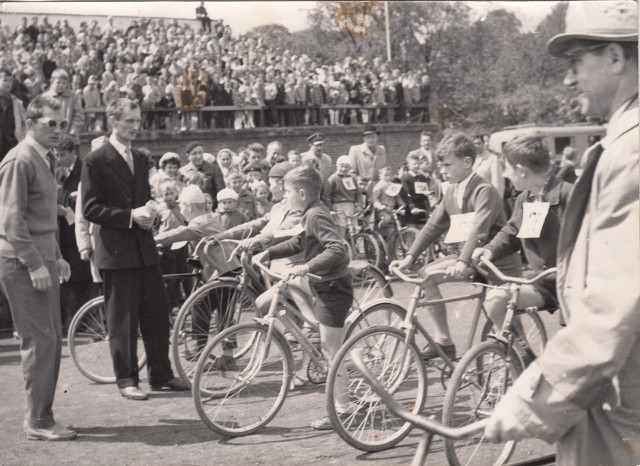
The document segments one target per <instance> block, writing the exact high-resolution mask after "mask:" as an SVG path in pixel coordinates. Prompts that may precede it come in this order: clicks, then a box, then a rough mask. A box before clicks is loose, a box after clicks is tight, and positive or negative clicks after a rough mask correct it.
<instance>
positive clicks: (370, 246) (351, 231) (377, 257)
mask: <svg viewBox="0 0 640 466" xmlns="http://www.w3.org/2000/svg"><path fill="white" fill-rule="evenodd" d="M335 212H336V216H344V217H345V218H346V221H347V232H346V240H345V241H346V243H347V247H348V248H349V258H350V259H351V260H364V261H366V262H369V263H370V264H372V265H375V266H376V267H380V266H382V264H383V262H384V260H385V258H386V246H384V244H385V243H384V242H380V239H379V235H377V234H373V233H372V232H368V231H365V229H364V228H363V227H362V226H361V225H359V222H360V220H361V219H362V213H361V212H356V213H355V214H354V215H348V214H347V213H346V212H344V211H343V210H336V211H335ZM383 247H384V249H383Z"/></svg>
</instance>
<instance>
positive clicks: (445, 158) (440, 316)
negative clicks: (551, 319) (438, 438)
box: [392, 133, 522, 360]
mask: <svg viewBox="0 0 640 466" xmlns="http://www.w3.org/2000/svg"><path fill="white" fill-rule="evenodd" d="M436 153H437V156H438V160H439V161H440V170H441V172H442V176H443V177H444V179H445V180H446V181H447V182H449V183H450V187H449V189H447V191H446V192H445V194H444V197H443V199H442V201H441V202H440V203H439V204H438V205H437V206H436V208H435V210H434V211H433V213H432V214H431V216H430V217H429V220H428V222H427V224H426V225H425V226H424V227H423V228H422V230H421V231H420V234H419V235H418V237H417V238H416V240H415V242H414V243H413V245H412V246H411V249H410V250H409V252H408V253H407V255H406V257H405V258H404V259H402V261H400V262H399V263H397V266H398V268H400V269H404V268H407V267H409V266H410V265H411V264H412V263H413V261H414V260H415V258H417V257H419V256H420V254H422V252H423V251H424V250H425V249H427V248H428V247H429V246H430V245H431V243H433V242H434V241H436V240H437V239H438V238H439V237H440V235H442V234H443V233H446V236H445V238H444V242H445V243H451V244H454V243H457V245H456V247H455V249H457V250H458V254H450V255H448V256H446V257H442V258H440V259H437V260H435V261H433V262H432V263H430V264H428V265H427V266H425V267H423V268H422V269H421V270H420V273H421V274H422V275H426V274H428V273H430V272H434V271H445V272H446V275H444V276H435V277H433V278H432V279H431V280H428V281H427V282H426V283H425V294H426V298H427V299H428V300H436V299H442V296H441V294H440V291H439V290H438V285H439V284H441V283H444V282H448V281H461V280H466V279H468V278H469V277H470V276H471V275H472V274H473V269H472V261H471V255H472V253H473V251H474V249H475V248H476V247H478V245H480V244H486V243H487V242H488V241H489V240H491V239H492V238H493V237H494V236H495V235H496V234H497V233H498V232H499V231H500V230H501V229H502V227H503V226H504V224H505V223H506V218H505V214H504V207H503V204H502V199H501V198H500V195H499V194H498V191H496V189H495V188H494V187H493V186H491V184H489V183H488V182H487V181H485V180H484V179H483V178H482V177H480V176H479V175H477V174H475V173H474V172H473V163H474V159H475V155H476V148H475V146H474V144H473V141H472V140H471V139H470V138H469V137H467V136H466V135H465V134H462V133H455V134H450V135H448V136H446V137H445V138H444V139H443V140H442V141H441V142H440V144H439V145H438V149H437V152H436ZM495 264H496V266H497V267H498V268H499V269H500V270H501V271H502V272H503V273H504V274H505V275H510V276H520V273H521V268H522V264H521V261H520V258H519V257H518V256H517V255H515V254H511V255H506V256H505V257H503V258H502V259H500V260H498V261H496V262H495ZM392 265H393V264H392ZM429 316H430V318H431V320H432V321H433V325H434V340H435V341H436V343H437V344H438V345H440V348H441V349H442V351H443V352H444V353H445V354H446V355H447V357H449V358H450V359H455V356H456V347H455V345H454V344H453V340H452V338H451V332H450V331H449V325H448V322H447V313H446V308H445V305H444V304H435V305H431V306H430V307H429ZM423 357H424V358H425V359H427V360H429V359H435V358H437V357H439V355H438V353H437V351H436V349H435V348H433V347H429V348H427V350H426V352H425V353H424V354H423Z"/></svg>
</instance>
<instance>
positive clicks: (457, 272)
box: [447, 261, 469, 280]
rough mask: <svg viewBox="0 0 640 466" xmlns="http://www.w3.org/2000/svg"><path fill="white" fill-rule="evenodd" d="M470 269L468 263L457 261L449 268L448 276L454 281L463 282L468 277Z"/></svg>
mask: <svg viewBox="0 0 640 466" xmlns="http://www.w3.org/2000/svg"><path fill="white" fill-rule="evenodd" d="M468 269H469V266H468V265H467V264H466V263H464V262H462V261H456V263H455V264H454V265H452V266H450V267H448V268H447V275H448V276H449V277H451V278H453V279H454V280H462V279H463V278H466V277H467V275H468V273H467V270H468Z"/></svg>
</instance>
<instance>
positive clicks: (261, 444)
mask: <svg viewBox="0 0 640 466" xmlns="http://www.w3.org/2000/svg"><path fill="white" fill-rule="evenodd" d="M458 286H460V285H458ZM394 289H395V291H396V296H399V297H400V299H401V300H402V301H406V299H407V297H408V295H409V293H410V288H409V287H404V286H400V285H399V284H397V283H394ZM454 291H455V290H454ZM457 291H459V289H458V290H457ZM464 311H465V304H464V303H460V304H457V305H456V306H454V307H453V308H452V312H451V313H450V315H451V320H450V323H451V325H452V327H455V329H456V334H455V336H454V337H455V338H456V341H459V342H461V344H462V342H463V341H464V335H465V334H466V332H467V331H468V325H469V323H468V320H470V317H467V315H468V314H466V313H465V312H464ZM555 321H556V319H555V318H550V319H549V318H545V323H546V325H547V328H548V329H551V331H552V332H553V331H555V328H556V327H557V326H556V325H555ZM0 380H1V381H2V400H1V401H0V464H1V465H7V466H9V465H27V464H33V465H43V464H48V465H58V464H74V465H84V464H87V465H96V464H105V465H106V464H109V465H111V464H121V465H125V464H127V465H129V464H131V465H139V464H145V465H146V464H150V465H165V464H216V465H302V464H304V465H310V464H312V465H324V464H341V465H352V464H358V465H366V464H381V465H388V464H409V463H410V462H411V459H412V457H413V453H414V451H415V448H416V445H417V442H418V434H417V433H415V432H414V433H412V435H411V436H410V437H409V438H407V439H405V440H404V441H403V442H402V443H401V444H400V446H398V447H396V448H394V449H391V450H388V451H385V452H380V453H363V452H361V451H358V450H355V449H353V448H351V447H350V446H349V445H347V444H346V443H344V442H343V441H342V440H341V439H340V437H339V436H338V435H337V434H335V433H333V432H317V431H314V430H313V429H311V428H310V427H309V422H310V421H311V420H313V419H315V418H317V417H320V416H321V415H323V413H324V399H323V390H324V386H319V387H314V388H312V389H307V390H305V391H299V392H294V393H292V394H290V396H289V398H288V399H287V400H286V402H285V404H284V406H283V408H282V410H281V411H280V413H279V414H278V415H277V417H276V418H275V419H274V420H273V421H272V422H271V424H270V425H269V426H268V427H267V428H265V429H263V430H262V431H260V432H258V433H257V434H254V435H251V436H248V437H243V438H237V439H224V438H220V437H218V436H217V435H216V434H214V433H213V432H211V431H210V430H208V429H207V427H205V425H204V424H203V423H202V422H201V421H200V419H199V417H198V415H197V413H196V411H195V408H194V405H193V402H192V400H191V397H190V395H189V394H187V393H181V394H162V393H161V394H152V398H151V399H150V400H149V401H142V402H140V401H128V400H125V399H124V398H121V397H120V396H119V394H118V392H117V390H116V388H115V386H114V385H99V384H94V383H92V382H90V381H89V380H87V379H85V378H84V377H83V376H82V375H81V374H80V373H79V372H78V371H77V370H76V369H75V367H74V366H73V364H72V361H71V359H70V357H69V351H68V348H67V346H66V341H65V346H64V348H63V359H62V368H61V373H60V381H59V383H58V391H57V397H56V403H55V412H56V416H57V417H58V419H59V420H61V421H62V422H63V423H64V424H66V425H72V426H73V427H74V428H75V429H77V431H78V434H79V437H78V439H77V440H76V441H73V442H66V443H46V442H34V441H27V440H26V439H25V437H24V434H23V433H22V431H21V425H22V419H23V409H24V408H23V407H24V402H23V388H22V377H21V371H20V355H19V346H18V342H17V341H16V340H14V339H13V338H12V337H11V336H10V335H3V336H2V338H0ZM142 386H143V388H146V380H145V381H143V382H142ZM428 393H429V400H428V403H427V405H428V407H429V411H430V412H435V413H437V412H438V410H439V408H440V406H441V403H442V397H443V393H442V388H441V386H440V382H439V376H438V375H437V373H436V372H435V371H433V370H430V371H429V391H428ZM551 451H552V448H551V447H549V446H547V445H546V444H544V443H542V442H536V441H530V442H526V443H523V444H521V445H519V446H518V449H517V451H516V456H514V458H513V460H519V459H525V458H531V457H536V456H541V455H543V454H546V453H549V452H551ZM429 464H434V465H438V464H446V458H445V455H444V452H443V445H442V442H441V441H440V440H439V439H435V440H434V443H433V445H432V454H431V456H430V461H429Z"/></svg>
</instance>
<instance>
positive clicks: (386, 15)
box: [384, 1, 391, 62]
mask: <svg viewBox="0 0 640 466" xmlns="http://www.w3.org/2000/svg"><path fill="white" fill-rule="evenodd" d="M384 23H385V26H386V29H387V61H388V62H390V61H391V31H390V29H389V2H387V1H385V2H384Z"/></svg>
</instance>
